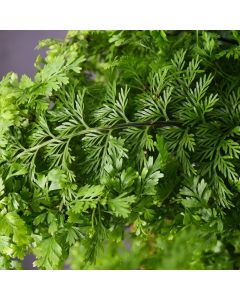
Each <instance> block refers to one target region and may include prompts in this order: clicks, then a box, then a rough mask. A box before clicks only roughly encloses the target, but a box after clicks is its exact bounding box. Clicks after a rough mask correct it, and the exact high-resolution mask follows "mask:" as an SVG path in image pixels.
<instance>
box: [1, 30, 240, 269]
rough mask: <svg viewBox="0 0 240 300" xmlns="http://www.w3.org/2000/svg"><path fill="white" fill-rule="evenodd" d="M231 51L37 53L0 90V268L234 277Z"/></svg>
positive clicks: (163, 36) (237, 107)
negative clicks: (226, 272)
mask: <svg viewBox="0 0 240 300" xmlns="http://www.w3.org/2000/svg"><path fill="white" fill-rule="evenodd" d="M239 41H240V38H239V33H238V32H236V31H232V32H230V31H229V32H222V31H220V32H216V31H215V32H214V31H211V32H206V31H197V32H195V31H188V32H184V31H183V32H181V31H70V32H69V33H68V35H67V36H66V39H65V40H64V41H58V40H54V39H48V40H44V41H40V42H39V45H38V48H43V47H47V55H46V57H45V58H43V57H40V56H39V57H38V58H37V60H36V63H35V67H36V70H37V72H36V76H35V78H34V79H31V78H29V77H28V76H26V75H23V76H22V77H21V78H18V76H17V74H15V73H9V74H7V75H6V76H5V77H4V78H3V79H2V81H1V82H0V116H1V121H0V136H1V139H0V151H1V156H0V197H1V198H0V266H1V268H2V269H19V268H21V263H20V260H21V259H23V258H24V256H25V255H26V254H28V253H33V254H34V255H35V256H36V260H35V262H34V265H35V266H37V267H38V268H40V269H61V268H62V267H63V265H64V263H65V262H66V261H67V262H68V263H70V265H71V266H72V268H76V269H81V268H83V269H86V268H102V269H104V268H110V269H121V268H123V269H125V268H134V269H239V267H240V261H239V258H238V256H239V255H238V254H239V252H240V248H239V236H240V228H239V225H238V216H239V211H240V210H239V208H240V205H239V201H238V198H239V192H240V180H239V166H240V164H239V155H240V89H239V86H238V83H239V76H240V75H239V71H238V69H239V68H238V67H239V60H238V58H239V55H238V50H239ZM113 256H114V257H115V258H113Z"/></svg>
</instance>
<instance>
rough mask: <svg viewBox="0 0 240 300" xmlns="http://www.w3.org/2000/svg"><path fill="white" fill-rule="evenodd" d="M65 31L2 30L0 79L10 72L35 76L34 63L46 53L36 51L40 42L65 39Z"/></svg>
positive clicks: (0, 37) (0, 31) (0, 34)
mask: <svg viewBox="0 0 240 300" xmlns="http://www.w3.org/2000/svg"><path fill="white" fill-rule="evenodd" d="M66 33H67V31H65V30H54V31H53V30H0V79H1V78H2V76H3V75H5V74H6V73H8V72H10V71H14V72H16V73H18V74H19V75H22V74H24V73H25V74H27V75H28V76H31V77H33V76H34V74H35V69H34V62H35V59H36V57H37V55H38V54H43V53H44V51H37V50H34V48H35V47H36V45H37V43H38V41H39V40H43V39H46V38H57V39H64V37H65V35H66Z"/></svg>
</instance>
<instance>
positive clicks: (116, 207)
mask: <svg viewBox="0 0 240 300" xmlns="http://www.w3.org/2000/svg"><path fill="white" fill-rule="evenodd" d="M135 201H136V197H135V196H133V195H132V196H127V195H126V193H123V194H121V195H119V196H118V197H116V198H113V199H108V201H107V203H108V205H109V207H110V208H111V210H112V211H113V214H114V215H115V216H117V217H123V218H127V217H128V215H129V214H130V213H131V204H132V203H134V202H135Z"/></svg>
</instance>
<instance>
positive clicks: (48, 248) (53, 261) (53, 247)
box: [33, 237, 62, 270]
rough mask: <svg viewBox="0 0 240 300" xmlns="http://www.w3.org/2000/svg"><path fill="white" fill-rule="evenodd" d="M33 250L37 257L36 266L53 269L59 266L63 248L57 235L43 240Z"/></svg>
mask: <svg viewBox="0 0 240 300" xmlns="http://www.w3.org/2000/svg"><path fill="white" fill-rule="evenodd" d="M33 250H34V253H35V255H36V257H37V260H36V261H35V262H34V266H36V267H40V268H44V269H51V270H52V269H58V268H59V266H60V262H61V255H62V248H61V246H60V245H59V244H58V242H57V241H56V239H55V237H50V238H47V239H44V240H42V241H41V242H40V243H39V244H38V245H37V247H36V248H35V249H33Z"/></svg>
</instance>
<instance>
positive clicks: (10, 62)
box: [0, 30, 67, 269]
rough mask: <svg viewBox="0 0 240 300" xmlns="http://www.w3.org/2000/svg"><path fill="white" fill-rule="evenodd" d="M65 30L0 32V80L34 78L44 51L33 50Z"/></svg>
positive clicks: (29, 264) (26, 263)
mask: <svg viewBox="0 0 240 300" xmlns="http://www.w3.org/2000/svg"><path fill="white" fill-rule="evenodd" d="M66 34H67V31H66V30H0V80H1V79H2V77H3V76H4V75H6V74H7V73H8V72H11V71H13V72H15V73H17V74H18V75H22V74H27V75H28V76H30V77H32V78H33V77H34V75H35V68H34V62H35V59H36V57H37V56H38V55H39V54H41V55H44V52H45V51H44V50H40V51H39V50H35V47H36V46H37V43H38V41H39V40H44V39H47V38H56V39H64V37H65V35H66ZM33 261H34V257H33V256H32V255H28V256H27V257H26V258H25V259H24V261H23V267H24V269H34V268H33V266H32V263H33Z"/></svg>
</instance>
